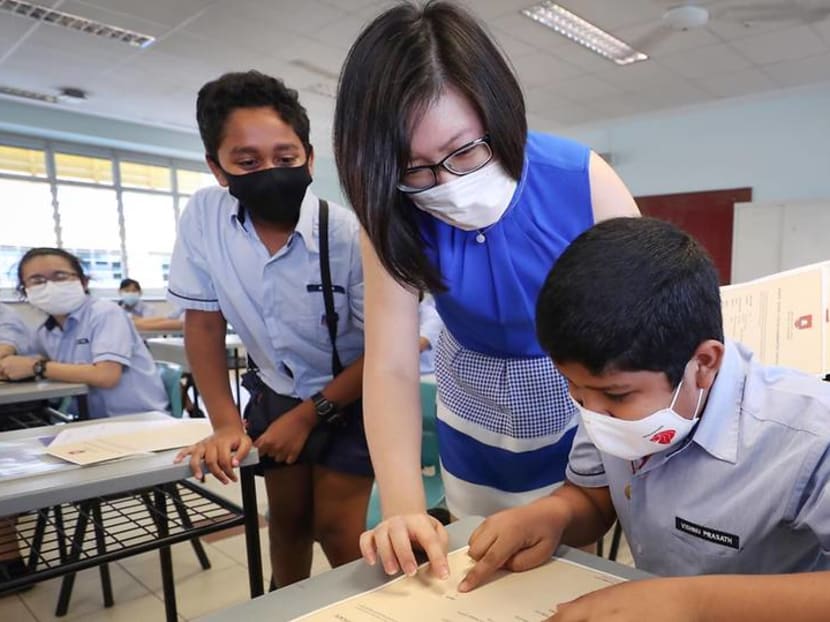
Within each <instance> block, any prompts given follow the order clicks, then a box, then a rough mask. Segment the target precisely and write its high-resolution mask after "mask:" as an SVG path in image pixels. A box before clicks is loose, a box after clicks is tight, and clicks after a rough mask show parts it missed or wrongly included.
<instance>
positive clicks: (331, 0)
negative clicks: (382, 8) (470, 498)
mask: <svg viewBox="0 0 830 622" xmlns="http://www.w3.org/2000/svg"><path fill="white" fill-rule="evenodd" d="M321 2H322V3H323V4H328V5H330V6H333V7H334V8H336V9H340V10H341V11H345V12H347V13H356V12H359V11H361V10H366V9H367V8H369V7H375V6H378V0H321Z"/></svg>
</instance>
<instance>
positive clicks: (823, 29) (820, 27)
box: [811, 18, 830, 44]
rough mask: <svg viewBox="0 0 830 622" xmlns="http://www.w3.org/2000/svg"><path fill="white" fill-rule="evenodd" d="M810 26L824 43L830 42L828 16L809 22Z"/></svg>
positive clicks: (829, 20) (829, 21) (829, 19)
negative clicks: (818, 20)
mask: <svg viewBox="0 0 830 622" xmlns="http://www.w3.org/2000/svg"><path fill="white" fill-rule="evenodd" d="M811 26H812V28H813V30H815V31H816V32H817V33H818V36H819V37H821V38H822V39H823V40H824V42H825V43H827V44H830V18H828V19H823V20H822V21H820V22H816V23H815V24H811Z"/></svg>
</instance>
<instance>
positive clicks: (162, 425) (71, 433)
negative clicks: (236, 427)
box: [46, 418, 212, 465]
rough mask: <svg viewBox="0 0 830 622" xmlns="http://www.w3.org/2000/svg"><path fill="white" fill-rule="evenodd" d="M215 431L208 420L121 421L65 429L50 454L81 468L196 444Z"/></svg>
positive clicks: (111, 420)
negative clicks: (81, 466)
mask: <svg viewBox="0 0 830 622" xmlns="http://www.w3.org/2000/svg"><path fill="white" fill-rule="evenodd" d="M211 432H212V429H211V426H210V422H209V421H208V420H207V419H173V418H169V419H164V420H159V421H129V422H121V421H118V420H117V419H114V420H113V419H110V420H105V421H102V422H101V423H94V424H91V425H85V426H73V427H70V428H68V429H66V430H63V431H62V432H61V433H60V434H58V435H57V436H56V437H55V439H54V440H53V441H52V442H51V443H50V444H49V447H48V448H47V450H46V453H48V454H49V455H52V456H55V457H57V458H61V459H63V460H66V461H68V462H72V463H74V464H80V465H88V464H96V463H98V462H104V461H106V460H115V459H118V458H125V457H127V456H134V455H138V454H144V453H148V452H153V451H164V450H166V449H178V448H180V447H187V446H188V445H192V444H194V443H196V442H198V441H200V440H202V439H203V438H205V437H206V436H208V435H209V434H210V433H211Z"/></svg>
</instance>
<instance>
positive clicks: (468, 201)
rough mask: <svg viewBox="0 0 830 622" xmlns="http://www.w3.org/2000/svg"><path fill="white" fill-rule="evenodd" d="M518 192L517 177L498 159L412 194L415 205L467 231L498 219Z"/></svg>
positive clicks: (483, 226)
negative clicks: (513, 176) (510, 173)
mask: <svg viewBox="0 0 830 622" xmlns="http://www.w3.org/2000/svg"><path fill="white" fill-rule="evenodd" d="M515 192H516V180H515V179H513V178H512V177H510V175H508V174H507V173H506V172H505V171H504V169H503V168H502V167H501V165H500V164H498V162H491V163H490V164H488V165H487V166H484V167H483V168H481V169H479V170H477V171H476V172H475V173H470V174H469V175H464V176H462V177H459V178H458V179H453V180H452V181H449V182H447V183H445V184H439V185H437V186H434V187H433V188H430V189H429V190H424V191H423V192H418V193H415V194H412V195H410V197H409V198H410V199H412V202H413V203H414V204H415V206H416V207H417V208H418V209H420V210H423V211H425V212H426V213H427V214H431V215H433V216H435V217H436V218H437V219H438V220H442V221H444V222H445V223H447V224H448V225H452V226H453V227H458V228H459V229H463V230H464V231H475V230H476V229H484V228H485V227H489V226H490V225H492V224H494V223H496V222H498V220H499V219H500V218H501V217H502V215H503V214H504V212H505V211H507V207H508V206H509V205H510V200H511V199H512V198H513V193H515Z"/></svg>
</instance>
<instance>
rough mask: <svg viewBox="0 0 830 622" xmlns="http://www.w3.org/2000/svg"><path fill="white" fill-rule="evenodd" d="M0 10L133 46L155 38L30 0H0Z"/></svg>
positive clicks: (141, 44)
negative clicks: (26, 0) (23, 0)
mask: <svg viewBox="0 0 830 622" xmlns="http://www.w3.org/2000/svg"><path fill="white" fill-rule="evenodd" d="M0 11H6V12H7V13H12V14H14V15H21V16H23V17H28V18H31V19H34V20H37V21H39V22H43V23H44V24H52V25H53V26H60V27H62V28H68V29H69V30H75V31H77V32H84V33H86V34H89V35H95V36H96V37H103V38H104V39H110V40H112V41H118V42H120V43H126V44H127V45H132V46H134V47H139V48H146V47H147V46H149V45H152V44H153V42H155V40H156V38H155V37H152V36H150V35H145V34H141V33H140V32H133V31H132V30H125V29H123V28H119V27H118V26H111V25H109V24H103V23H101V22H95V21H92V20H91V19H86V18H85V17H79V16H78V15H72V14H71V13H64V12H63V11H55V10H54V9H51V8H49V7H48V6H42V5H40V4H34V3H32V2H20V1H19V0H0Z"/></svg>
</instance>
